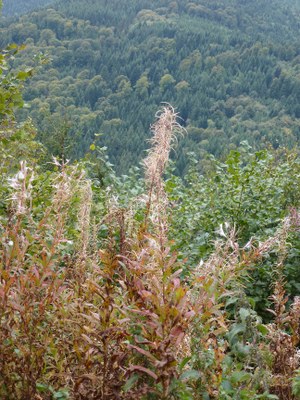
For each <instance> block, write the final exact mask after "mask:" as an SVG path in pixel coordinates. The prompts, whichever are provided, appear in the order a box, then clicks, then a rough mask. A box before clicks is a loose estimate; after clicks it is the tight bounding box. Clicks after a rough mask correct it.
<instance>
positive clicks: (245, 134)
mask: <svg viewBox="0 0 300 400" xmlns="http://www.w3.org/2000/svg"><path fill="white" fill-rule="evenodd" d="M24 3H25V2H24ZM26 3H27V2H26ZM22 4H23V3H22V1H20V2H18V7H19V9H20V10H21V9H22ZM35 4H36V5H39V4H40V2H35ZM49 7H50V6H49ZM299 27H300V3H299V1H298V0H296V1H294V0H293V1H292V0H285V1H277V0H272V1H269V2H266V1H262V0H251V1H241V0H230V1H226V2H224V1H217V0H213V1H212V0H209V1H208V0H197V1H194V2H188V1H185V0H181V1H167V0H160V1H157V0H156V1H151V2H150V3H149V2H145V1H143V0H132V1H130V2H128V1H125V0H120V1H116V0H114V1H111V2H107V1H104V0H100V1H97V2H94V1H91V0H80V1H79V0H72V1H57V2H56V3H54V4H52V5H51V8H48V9H41V10H39V11H35V12H33V13H31V14H27V15H23V16H21V17H20V18H15V19H2V26H1V31H0V32H1V35H0V37H1V39H0V45H1V47H5V46H6V45H7V44H8V43H12V42H13V43H17V44H21V43H25V44H26V49H25V50H24V51H22V52H21V53H20V56H19V57H18V58H17V59H16V60H15V66H16V67H17V66H18V65H28V66H34V65H35V63H36V62H37V59H39V57H38V55H39V54H40V53H42V54H44V55H45V57H46V58H47V60H48V63H47V65H43V66H42V68H39V67H38V66H36V71H35V74H34V77H33V79H32V80H31V82H30V85H29V86H27V87H26V88H25V93H24V98H25V100H26V103H28V105H29V106H30V107H29V108H26V109H25V110H23V112H22V118H24V117H26V116H30V117H31V118H33V120H34V122H35V124H36V125H37V126H38V127H39V134H38V137H39V139H40V140H41V141H42V142H43V143H44V144H45V145H46V146H47V147H48V148H49V149H50V152H51V153H54V154H56V155H61V154H65V155H66V156H67V157H68V158H72V159H75V158H78V157H80V156H82V155H84V153H85V152H86V151H87V150H88V148H89V146H90V145H91V144H92V143H93V142H94V141H97V142H98V143H100V144H101V145H102V146H107V148H108V153H109V156H110V160H111V162H112V163H113V164H115V168H116V170H117V171H118V172H121V171H126V170H128V168H129V167H130V166H132V165H133V164H136V163H137V162H138V160H140V159H141V157H143V154H144V150H145V144H144V143H145V140H144V139H145V138H147V136H148V129H149V126H150V123H151V116H152V115H154V113H155V111H156V109H157V108H158V105H159V104H161V102H169V103H171V104H173V105H174V107H175V108H176V109H177V110H178V111H179V112H180V116H181V118H182V124H183V125H184V127H185V128H186V129H187V131H188V132H189V135H188V136H186V137H185V138H184V139H183V140H182V142H181V144H180V147H179V149H178V151H177V153H176V155H175V157H176V159H177V168H178V171H179V172H182V171H183V170H184V169H185V166H186V157H185V155H186V153H188V152H190V151H193V152H195V153H196V156H197V157H200V158H201V160H202V161H201V162H202V169H203V170H205V168H207V163H208V164H209V162H207V161H206V159H207V158H208V155H209V154H214V155H216V156H218V157H224V156H225V155H226V154H228V152H229V151H230V150H231V149H237V148H238V147H239V145H240V143H241V142H242V141H244V140H247V141H248V143H249V144H250V145H251V146H253V147H254V148H255V149H261V148H267V147H269V146H271V147H273V148H278V147H280V146H288V147H289V148H293V147H294V146H295V145H296V144H297V143H298V140H299V117H300V108H299V98H300V97H299V96H300V82H299V51H300V46H299V43H300V41H299V32H300V29H299ZM57 126H60V129H59V131H60V133H59V134H60V135H61V137H60V139H59V142H60V143H63V145H58V140H57V135H58V133H57V132H56V130H55V127H57ZM95 134H96V135H97V136H96V137H95ZM53 138H55V139H53ZM62 147H63V148H62Z"/></svg>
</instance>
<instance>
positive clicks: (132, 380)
mask: <svg viewBox="0 0 300 400" xmlns="http://www.w3.org/2000/svg"><path fill="white" fill-rule="evenodd" d="M138 379H139V376H138V375H137V374H134V375H132V376H131V377H130V378H129V379H128V381H127V382H126V383H125V385H124V387H123V389H124V391H125V392H128V391H129V390H130V389H131V388H132V387H133V386H134V384H135V383H136V382H137V381H138Z"/></svg>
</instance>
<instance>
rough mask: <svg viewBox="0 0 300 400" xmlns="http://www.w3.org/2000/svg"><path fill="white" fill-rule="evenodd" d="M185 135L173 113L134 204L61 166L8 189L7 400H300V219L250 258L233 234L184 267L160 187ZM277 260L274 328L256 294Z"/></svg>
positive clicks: (228, 230) (0, 371)
mask: <svg viewBox="0 0 300 400" xmlns="http://www.w3.org/2000/svg"><path fill="white" fill-rule="evenodd" d="M182 132H183V130H182V128H181V127H180V125H179V124H178V122H177V115H176V113H175V112H174V110H173V109H172V108H171V107H170V106H166V107H165V108H163V110H162V111H161V112H160V113H159V114H158V115H157V120H156V122H155V123H154V125H153V127H152V133H153V137H152V139H151V146H152V147H151V149H150V150H149V153H148V155H147V157H146V158H145V160H144V170H145V180H144V183H143V184H142V185H141V187H140V190H138V193H137V194H136V195H130V196H129V195H128V193H127V194H126V193H123V194H122V193H120V192H119V193H118V191H117V190H116V188H115V187H114V185H113V184H112V185H111V186H108V187H106V188H104V187H95V185H94V183H93V181H91V180H90V179H89V178H88V177H87V175H86V172H85V168H84V165H82V164H78V165H69V163H67V162H62V161H59V160H56V159H54V160H53V167H52V171H49V170H44V171H43V170H40V169H39V168H38V167H37V166H36V165H35V163H30V161H29V162H25V161H21V163H20V167H19V171H17V172H16V174H15V175H14V176H11V177H9V174H7V178H6V180H4V179H3V178H2V181H1V182H2V185H3V188H4V189H2V191H1V192H2V193H3V196H4V198H5V201H4V202H3V204H2V208H1V219H0V235H1V245H0V398H1V399H3V400H29V399H32V400H33V399H37V400H41V399H43V400H44V399H45V400H46V399H47V400H48V399H61V400H62V399H80V400H92V399H95V400H96V399H99V400H113V399H122V400H129V399H132V400H133V399H141V400H142V399H149V400H151V399H164V400H167V399H169V400H171V399H181V400H188V399H191V400H192V399H195V400H197V399H199V400H200V399H203V400H205V399H220V400H223V399H224V400H225V399H228V400H229V399H249V400H250V399H296V398H299V393H300V384H299V382H300V378H299V376H300V375H299V351H298V345H299V341H300V330H299V318H300V306H299V298H298V297H295V298H294V299H292V298H288V296H287V294H286V289H285V283H286V282H285V276H284V265H285V260H286V258H287V256H288V252H289V243H290V242H289V238H290V237H291V235H298V234H299V214H298V212H297V210H296V209H291V211H290V213H289V215H288V216H286V217H285V218H284V219H282V220H281V222H280V223H278V224H277V228H276V229H275V230H274V232H273V234H272V235H270V236H269V237H267V238H265V240H263V241H258V240H256V239H255V238H251V239H250V241H248V242H247V243H246V244H245V243H241V242H240V241H239V238H238V235H239V230H238V229H237V228H236V226H235V225H234V224H229V223H226V222H225V221H224V223H223V224H221V226H220V227H219V230H218V232H217V235H216V237H217V239H216V240H215V241H214V243H213V244H212V243H211V244H210V246H211V247H212V250H211V251H210V254H209V256H207V257H206V258H205V259H204V260H201V261H200V262H198V261H197V262H194V261H189V259H188V255H187V254H186V253H187V251H184V249H182V251H181V254H180V256H178V246H176V243H174V239H173V238H172V235H171V233H172V232H173V231H172V229H174V227H173V228H172V227H171V223H172V222H171V221H172V215H173V211H174V210H176V209H178V207H180V204H177V203H176V201H174V200H172V202H170V200H169V198H168V190H166V183H165V180H164V174H165V169H166V166H167V164H168V160H169V154H170V151H171V149H172V146H173V145H174V144H175V143H176V140H177V136H178V134H180V133H182ZM183 133H184V132H183ZM2 163H4V161H3V162H2ZM3 165H4V164H2V167H3ZM167 184H168V183H167ZM117 186H118V187H120V186H122V185H121V183H120V181H119V182H118V184H116V187H117ZM143 188H144V189H143ZM127 189H128V187H127V188H126V185H125V191H126V190H127ZM126 196H127V197H126ZM124 199H125V200H124ZM170 232H171V233H170ZM182 253H185V255H187V257H182ZM268 257H271V260H272V274H273V277H274V279H273V283H272V292H273V294H272V296H271V298H270V302H271V303H272V304H273V305H272V306H271V307H270V310H266V312H268V313H269V314H270V316H272V315H273V317H274V318H273V319H272V320H271V322H270V323H269V322H268V323H266V322H265V321H263V319H262V317H261V316H260V315H258V314H257V312H256V311H255V307H254V303H253V300H252V299H251V297H249V296H248V293H247V290H246V288H247V285H249V282H251V276H252V273H253V271H255V269H256V267H257V265H260V264H261V263H262V262H264V260H265V259H266V258H268ZM191 259H192V260H194V258H193V257H192V258H191ZM252 285H255V282H252ZM270 318H271V317H270Z"/></svg>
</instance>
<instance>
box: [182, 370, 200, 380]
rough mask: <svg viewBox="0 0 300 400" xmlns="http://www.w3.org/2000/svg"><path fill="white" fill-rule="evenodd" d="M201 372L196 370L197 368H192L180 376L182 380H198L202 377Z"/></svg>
mask: <svg viewBox="0 0 300 400" xmlns="http://www.w3.org/2000/svg"><path fill="white" fill-rule="evenodd" d="M200 376H201V375H200V372H199V371H196V370H195V369H190V370H189V371H184V372H183V374H181V376H180V378H181V380H196V379H199V378H200Z"/></svg>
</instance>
